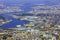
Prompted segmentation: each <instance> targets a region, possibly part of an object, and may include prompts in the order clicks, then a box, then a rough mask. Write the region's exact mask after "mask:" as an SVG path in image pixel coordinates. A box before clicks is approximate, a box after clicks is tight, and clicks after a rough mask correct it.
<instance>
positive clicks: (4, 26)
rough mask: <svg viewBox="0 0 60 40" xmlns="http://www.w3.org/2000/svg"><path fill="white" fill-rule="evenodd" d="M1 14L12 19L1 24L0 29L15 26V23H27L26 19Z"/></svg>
mask: <svg viewBox="0 0 60 40" xmlns="http://www.w3.org/2000/svg"><path fill="white" fill-rule="evenodd" d="M1 15H2V16H3V17H5V18H6V19H8V20H12V21H11V22H9V23H6V24H4V25H2V26H1V27H0V28H2V29H7V28H15V27H16V25H22V26H23V25H24V24H27V23H29V21H27V20H18V19H15V18H13V17H11V16H9V15H7V14H1Z"/></svg>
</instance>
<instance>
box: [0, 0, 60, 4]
mask: <svg viewBox="0 0 60 40" xmlns="http://www.w3.org/2000/svg"><path fill="white" fill-rule="evenodd" d="M0 3H16V4H17V3H47V4H48V3H55V4H59V3H60V0H0Z"/></svg>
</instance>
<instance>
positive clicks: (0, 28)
mask: <svg viewBox="0 0 60 40" xmlns="http://www.w3.org/2000/svg"><path fill="white" fill-rule="evenodd" d="M24 6H26V5H22V4H20V5H19V4H18V5H3V4H0V40H60V5H41V4H36V5H27V6H26V7H24ZM23 8H24V9H23Z"/></svg>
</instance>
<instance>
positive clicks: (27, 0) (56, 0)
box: [0, 0, 60, 28]
mask: <svg viewBox="0 0 60 40" xmlns="http://www.w3.org/2000/svg"><path fill="white" fill-rule="evenodd" d="M0 4H4V5H10V4H24V6H21V9H22V10H24V12H13V13H9V14H17V15H18V14H22V13H23V14H26V12H28V11H30V10H32V8H31V7H32V6H35V4H44V5H58V4H59V5H60V0H0ZM0 9H1V7H0ZM1 15H2V16H3V17H5V18H6V19H9V20H10V19H11V20H12V22H9V23H6V24H4V25H2V26H1V27H0V28H15V27H16V25H24V24H27V23H29V21H27V20H23V21H22V20H18V19H15V18H13V17H11V16H9V15H8V13H6V14H5V13H4V14H1ZM27 15H28V14H27ZM30 16H31V15H30Z"/></svg>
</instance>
